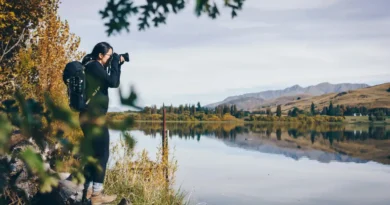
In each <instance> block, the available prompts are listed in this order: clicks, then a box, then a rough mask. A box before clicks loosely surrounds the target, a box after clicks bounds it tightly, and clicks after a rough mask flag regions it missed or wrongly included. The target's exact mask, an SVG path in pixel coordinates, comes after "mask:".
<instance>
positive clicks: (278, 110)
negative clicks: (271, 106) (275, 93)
mask: <svg viewBox="0 0 390 205" xmlns="http://www.w3.org/2000/svg"><path fill="white" fill-rule="evenodd" d="M276 115H277V116H278V117H281V116H282V106H281V105H278V107H277V108H276Z"/></svg>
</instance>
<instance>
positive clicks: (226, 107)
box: [223, 105, 230, 114]
mask: <svg viewBox="0 0 390 205" xmlns="http://www.w3.org/2000/svg"><path fill="white" fill-rule="evenodd" d="M226 113H230V108H229V105H224V106H223V114H226Z"/></svg>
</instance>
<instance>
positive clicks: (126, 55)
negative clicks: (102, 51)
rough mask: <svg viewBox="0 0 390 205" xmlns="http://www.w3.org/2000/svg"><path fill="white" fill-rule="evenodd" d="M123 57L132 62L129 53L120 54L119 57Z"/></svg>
mask: <svg viewBox="0 0 390 205" xmlns="http://www.w3.org/2000/svg"><path fill="white" fill-rule="evenodd" d="M121 56H122V57H123V58H124V59H125V61H126V62H129V61H130V58H129V53H124V54H119V57H121Z"/></svg>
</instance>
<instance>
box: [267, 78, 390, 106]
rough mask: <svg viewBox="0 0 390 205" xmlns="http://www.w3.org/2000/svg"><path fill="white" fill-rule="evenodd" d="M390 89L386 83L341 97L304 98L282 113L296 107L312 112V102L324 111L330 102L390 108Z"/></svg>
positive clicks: (335, 94) (336, 94) (331, 94)
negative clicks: (389, 89)
mask: <svg viewBox="0 0 390 205" xmlns="http://www.w3.org/2000/svg"><path fill="white" fill-rule="evenodd" d="M389 87H390V83H385V84H381V85H377V86H372V87H367V88H362V89H358V90H353V91H348V92H346V94H343V95H339V94H338V93H329V94H325V95H321V96H315V97H312V98H304V99H301V100H298V101H294V102H291V103H287V104H286V105H283V106H282V111H284V112H287V111H288V110H291V109H292V108H294V107H297V108H299V109H303V110H310V106H311V102H314V104H315V105H316V106H317V109H320V110H322V108H323V107H324V106H329V102H330V101H332V102H333V104H334V105H349V106H358V107H359V106H365V107H367V108H390V92H387V89H388V88H389ZM272 111H276V106H275V107H272Z"/></svg>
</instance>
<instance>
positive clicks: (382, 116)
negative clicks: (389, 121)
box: [368, 109, 386, 121]
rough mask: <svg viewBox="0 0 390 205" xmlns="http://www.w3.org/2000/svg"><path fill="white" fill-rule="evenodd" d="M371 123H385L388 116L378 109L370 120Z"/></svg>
mask: <svg viewBox="0 0 390 205" xmlns="http://www.w3.org/2000/svg"><path fill="white" fill-rule="evenodd" d="M368 119H369V120H370V121H385V120H386V115H385V113H384V112H383V110H380V109H376V110H375V111H374V112H373V113H372V114H370V115H369V118H368Z"/></svg>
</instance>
